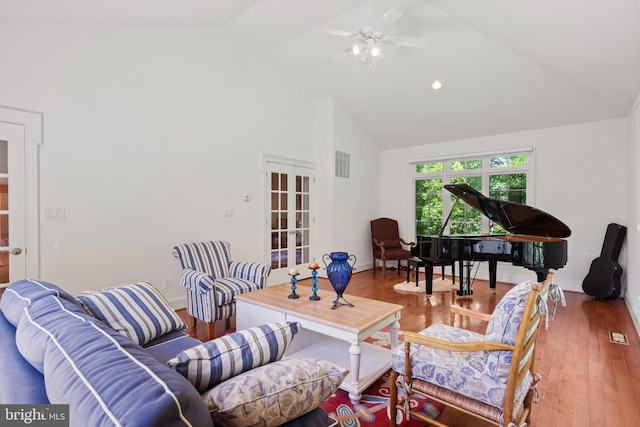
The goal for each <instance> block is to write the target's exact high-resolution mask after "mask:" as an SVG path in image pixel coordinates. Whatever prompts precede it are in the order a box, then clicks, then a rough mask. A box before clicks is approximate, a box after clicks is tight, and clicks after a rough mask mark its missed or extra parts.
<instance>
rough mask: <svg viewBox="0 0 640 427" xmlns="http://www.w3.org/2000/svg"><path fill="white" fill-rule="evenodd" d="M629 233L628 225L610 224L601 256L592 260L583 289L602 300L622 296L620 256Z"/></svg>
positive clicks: (583, 282)
mask: <svg viewBox="0 0 640 427" xmlns="http://www.w3.org/2000/svg"><path fill="white" fill-rule="evenodd" d="M626 235H627V227H625V226H623V225H619V224H609V225H608V226H607V233H606V234H605V236H604V243H603V244H602V251H601V252H600V256H599V257H598V258H596V259H594V260H593V261H592V262H591V267H590V268H589V273H588V274H587V277H585V278H584V280H583V281H582V290H583V291H584V293H585V294H587V295H591V296H592V297H594V298H597V299H600V300H613V299H616V298H618V297H619V296H620V291H621V287H620V276H622V267H620V264H619V263H618V256H619V255H620V249H621V248H622V243H623V242H624V238H625V236H626Z"/></svg>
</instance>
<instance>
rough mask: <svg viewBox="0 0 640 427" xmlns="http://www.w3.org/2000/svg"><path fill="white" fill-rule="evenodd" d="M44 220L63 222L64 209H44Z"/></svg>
mask: <svg viewBox="0 0 640 427" xmlns="http://www.w3.org/2000/svg"><path fill="white" fill-rule="evenodd" d="M44 219H51V220H63V219H64V208H46V209H45V210H44Z"/></svg>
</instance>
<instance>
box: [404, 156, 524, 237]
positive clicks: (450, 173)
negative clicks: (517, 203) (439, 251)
mask: <svg viewBox="0 0 640 427" xmlns="http://www.w3.org/2000/svg"><path fill="white" fill-rule="evenodd" d="M518 155H526V156H527V164H526V165H523V166H504V167H499V168H495V167H494V168H492V167H490V160H491V159H493V158H495V157H512V156H518ZM469 160H482V167H481V168H476V169H464V170H451V168H450V165H451V162H456V161H469ZM432 163H443V168H442V172H424V173H420V172H417V166H418V165H420V164H432ZM409 169H410V173H409V176H410V180H409V181H410V182H409V187H410V192H409V194H411V197H410V201H409V218H408V224H410V232H411V233H412V235H417V229H416V209H417V206H416V182H417V181H419V180H423V179H432V178H436V179H442V183H443V190H442V192H443V196H442V210H443V212H442V221H443V222H444V221H445V220H446V218H447V216H448V215H449V213H450V212H451V206H452V198H453V195H452V194H451V193H449V192H448V191H447V190H445V189H444V185H446V184H449V183H451V180H452V178H460V177H472V176H473V177H477V176H480V177H481V182H482V184H481V185H482V191H481V192H482V194H484V195H487V196H488V192H489V190H488V189H489V177H490V176H492V175H510V174H516V173H524V174H525V175H526V200H527V201H526V204H527V205H528V206H535V197H536V196H535V194H536V192H535V152H534V149H533V147H524V148H517V149H509V150H496V151H490V152H482V153H470V154H463V155H448V156H441V157H426V158H422V159H414V160H410V161H409ZM489 226H490V224H489V218H487V217H485V216H484V215H482V218H481V234H487V235H488V234H489ZM449 233H450V223H447V226H446V227H445V229H444V230H443V234H445V235H446V234H449Z"/></svg>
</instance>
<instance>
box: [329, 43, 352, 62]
mask: <svg viewBox="0 0 640 427" xmlns="http://www.w3.org/2000/svg"><path fill="white" fill-rule="evenodd" d="M349 54H353V48H352V47H348V48H346V49H345V50H343V51H342V52H340V53H339V54H337V55H335V56H333V57H331V58H329V59H327V60H326V61H324V62H325V63H326V64H330V63H332V62H336V61H337V60H339V59H341V58H343V57H345V56H347V55H349Z"/></svg>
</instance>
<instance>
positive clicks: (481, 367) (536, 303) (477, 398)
mask: <svg viewBox="0 0 640 427" xmlns="http://www.w3.org/2000/svg"><path fill="white" fill-rule="evenodd" d="M554 273H555V272H554V270H549V273H548V275H547V278H546V280H545V281H544V283H542V284H538V283H533V282H531V281H528V282H524V283H521V284H519V285H517V286H514V287H513V288H512V289H511V290H510V291H509V292H507V294H506V295H505V296H504V297H503V298H502V299H501V300H500V301H499V302H498V304H497V305H496V308H495V310H494V312H493V314H492V315H486V314H478V313H475V312H473V311H471V310H468V309H464V308H462V307H459V306H452V313H453V312H455V313H456V314H464V315H467V316H470V317H474V318H476V319H480V320H485V321H487V320H488V322H489V323H488V325H487V330H486V333H485V334H484V335H483V334H480V333H477V332H473V331H468V330H465V329H461V328H457V327H454V326H449V325H442V324H434V325H431V326H429V327H428V328H426V329H424V330H422V331H421V332H420V333H415V332H405V333H404V346H398V347H396V349H394V350H393V352H392V356H391V365H392V366H391V368H392V374H391V383H392V384H391V402H390V407H391V420H392V421H391V425H392V426H395V425H396V423H397V421H400V420H398V418H402V415H406V417H405V418H404V419H407V418H408V417H409V414H410V415H411V416H414V417H417V418H419V419H422V420H423V421H425V422H427V423H428V424H429V423H431V422H432V421H433V420H431V419H428V418H424V417H423V416H420V414H419V413H418V414H417V413H415V412H413V411H412V410H411V408H410V405H409V402H408V399H405V398H404V396H408V395H412V394H414V393H417V394H419V395H422V396H425V397H427V398H430V399H433V400H435V401H438V402H440V403H442V404H444V405H445V406H447V407H452V408H456V409H458V410H461V411H463V412H465V413H467V414H471V415H473V416H475V417H478V418H480V419H482V420H483V421H485V422H489V423H491V424H494V425H497V426H524V425H526V424H527V423H528V422H529V420H530V416H531V404H532V402H533V401H534V399H535V398H537V397H536V394H537V392H536V389H535V385H536V382H537V380H538V377H537V375H536V374H535V373H534V370H533V369H534V360H535V350H536V340H537V338H538V334H539V331H540V325H541V324H542V323H543V321H544V316H547V315H548V309H547V304H546V299H547V298H548V297H551V298H553V295H557V290H551V289H552V288H555V287H556V285H554V284H553V275H554ZM558 289H559V288H558ZM548 319H549V318H548V317H547V320H548ZM398 409H400V410H402V411H404V414H402V413H398ZM434 424H437V425H440V426H443V425H444V424H442V423H438V422H436V423H434Z"/></svg>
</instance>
